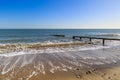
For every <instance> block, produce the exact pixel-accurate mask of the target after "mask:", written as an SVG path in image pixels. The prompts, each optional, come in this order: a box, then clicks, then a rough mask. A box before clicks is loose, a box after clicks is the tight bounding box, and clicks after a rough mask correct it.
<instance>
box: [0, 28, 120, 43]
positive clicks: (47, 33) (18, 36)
mask: <svg viewBox="0 0 120 80" xmlns="http://www.w3.org/2000/svg"><path fill="white" fill-rule="evenodd" d="M56 34H60V35H61V34H62V35H65V36H66V37H64V38H59V37H55V36H52V35H56ZM74 35H78V36H79V35H80V36H95V37H108V38H120V30H119V29H111V30H110V29H0V44H7V43H37V42H47V41H48V42H49V41H51V42H54V41H63V42H66V41H71V40H72V36H74Z"/></svg>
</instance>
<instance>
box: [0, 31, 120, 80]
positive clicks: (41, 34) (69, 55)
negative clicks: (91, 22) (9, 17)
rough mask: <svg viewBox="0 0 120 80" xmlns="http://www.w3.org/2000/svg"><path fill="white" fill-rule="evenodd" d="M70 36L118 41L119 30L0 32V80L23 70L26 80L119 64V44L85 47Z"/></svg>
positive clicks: (98, 43)
mask: <svg viewBox="0 0 120 80" xmlns="http://www.w3.org/2000/svg"><path fill="white" fill-rule="evenodd" d="M55 35H64V36H55ZM73 36H86V37H87V36H89V37H90V36H91V37H98V38H117V39H120V29H0V78H1V79H4V80H14V79H15V80H16V79H18V78H16V76H15V75H17V76H20V75H21V74H19V73H22V72H21V71H24V70H27V71H28V72H26V73H23V74H26V76H24V78H25V80H28V78H29V79H30V78H31V77H32V76H35V75H38V74H47V73H49V72H50V73H55V72H56V71H69V70H74V68H76V67H91V66H92V65H104V64H111V63H117V62H118V61H120V54H119V50H120V41H112V40H106V41H105V46H103V45H102V42H101V40H92V44H89V43H87V42H88V41H89V40H87V39H83V40H81V41H79V40H74V39H73V38H72V37H73ZM80 43H84V45H78V44H80ZM73 44H77V45H73ZM66 45H67V46H66ZM29 71H30V72H29ZM31 72H33V73H32V74H30V73H31ZM28 73H29V74H28ZM28 76H30V77H28ZM20 78H21V80H22V78H23V76H22V75H21V76H20Z"/></svg>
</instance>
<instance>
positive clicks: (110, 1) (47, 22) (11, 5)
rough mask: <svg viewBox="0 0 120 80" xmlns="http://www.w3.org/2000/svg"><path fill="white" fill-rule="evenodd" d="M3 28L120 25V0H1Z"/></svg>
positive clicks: (107, 26)
mask: <svg viewBox="0 0 120 80" xmlns="http://www.w3.org/2000/svg"><path fill="white" fill-rule="evenodd" d="M0 28H120V0H0Z"/></svg>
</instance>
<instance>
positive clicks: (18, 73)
mask: <svg viewBox="0 0 120 80" xmlns="http://www.w3.org/2000/svg"><path fill="white" fill-rule="evenodd" d="M13 71H14V72H13ZM0 80H120V66H118V65H117V64H114V65H109V67H107V66H105V65H102V66H99V67H98V66H96V67H94V68H93V67H91V68H82V69H81V68H79V67H77V68H75V69H74V70H68V71H56V72H55V73H50V72H49V71H48V72H46V74H41V73H39V71H37V70H36V69H35V68H33V66H32V65H27V66H25V67H23V68H19V67H16V68H15V69H14V70H12V71H11V72H9V73H7V74H5V75H0Z"/></svg>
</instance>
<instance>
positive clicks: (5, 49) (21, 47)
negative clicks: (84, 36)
mask: <svg viewBox="0 0 120 80" xmlns="http://www.w3.org/2000/svg"><path fill="white" fill-rule="evenodd" d="M88 43H89V42H88ZM88 43H87V42H84V41H69V42H59V41H56V42H51V41H46V42H38V43H19V44H17V43H14V44H0V53H1V54H2V55H0V56H9V54H8V53H10V55H13V56H14V54H15V55H22V54H21V53H18V52H28V51H33V53H34V52H36V53H38V52H39V53H56V52H63V51H66V50H67V51H83V50H95V49H102V48H110V47H115V46H119V45H120V42H119V41H107V43H106V46H102V44H101V41H100V40H92V43H91V44H88ZM13 52H14V53H13ZM11 53H12V54H11ZM17 53H18V54H17ZM3 54H4V55H3Z"/></svg>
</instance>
